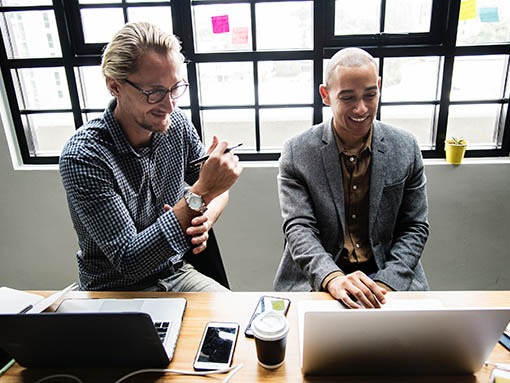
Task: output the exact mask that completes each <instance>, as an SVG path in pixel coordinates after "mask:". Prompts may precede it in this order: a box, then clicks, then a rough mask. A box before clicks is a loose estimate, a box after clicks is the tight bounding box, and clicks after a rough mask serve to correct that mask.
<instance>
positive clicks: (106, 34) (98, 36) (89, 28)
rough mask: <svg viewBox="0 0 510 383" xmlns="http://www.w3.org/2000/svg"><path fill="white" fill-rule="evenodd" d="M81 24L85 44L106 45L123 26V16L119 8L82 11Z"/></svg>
mask: <svg viewBox="0 0 510 383" xmlns="http://www.w3.org/2000/svg"><path fill="white" fill-rule="evenodd" d="M81 22H82V24H83V36H84V39H85V43H86V44H93V43H107V42H108V41H110V40H111V38H112V37H113V35H114V34H115V33H116V32H117V31H118V30H119V29H120V28H122V26H123V25H124V16H123V14H122V9H120V8H97V9H82V10H81ZM98 25H100V26H101V28H98Z"/></svg>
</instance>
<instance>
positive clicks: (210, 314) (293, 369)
mask: <svg viewBox="0 0 510 383" xmlns="http://www.w3.org/2000/svg"><path fill="white" fill-rule="evenodd" d="M39 293H41V294H44V295H49V294H50V292H39ZM262 294H264V293H262V292H235V293H131V292H115V293H112V292H94V293H88V292H72V293H70V294H69V295H68V297H70V298H86V297H88V298H134V297H163V296H169V297H174V296H175V297H185V298H186V299H187V302H188V304H187V308H186V312H185V315H184V321H183V324H182V329H181V333H180V336H179V340H178V343H177V348H176V351H175V355H174V359H173V360H172V362H171V363H170V365H169V368H172V369H184V370H192V369H193V367H192V361H193V358H194V356H195V353H196V350H197V348H198V344H199V341H200V336H201V334H202V331H203V329H204V326H205V324H206V323H207V322H208V321H210V320H216V321H236V322H238V323H239V324H240V326H241V333H240V334H239V339H238V343H237V347H236V352H235V355H234V364H239V363H244V367H243V368H242V369H241V370H240V371H239V372H238V373H237V374H236V375H235V377H234V378H233V379H232V380H231V382H289V383H296V382H333V381H334V382H388V383H389V382H410V381H413V382H448V383H450V382H462V383H463V382H466V383H467V382H469V383H487V382H488V381H489V376H490V372H491V368H490V367H483V368H482V369H481V370H480V371H478V372H477V373H476V374H475V375H469V376H460V377H459V376H454V377H424V378H417V377H413V378H412V379H410V378H409V377H400V378H399V377H389V378H380V377H359V378H355V377H344V378H341V377H303V376H302V375H301V370H300V366H299V350H298V326H297V309H296V308H297V302H299V301H300V300H310V299H320V300H322V299H330V298H329V294H326V293H274V292H270V293H266V294H269V295H278V296H284V297H288V298H290V299H291V302H292V303H291V306H290V310H289V313H288V318H289V321H290V332H289V336H288V342H287V354H286V360H285V364H284V365H283V366H282V367H280V368H279V369H277V370H266V369H264V368H262V367H260V366H259V365H258V363H257V357H256V352H255V343H254V341H253V339H248V338H245V336H244V334H243V331H244V327H245V326H246V324H247V322H248V320H249V318H250V315H251V313H252V311H253V309H254V307H255V305H256V303H257V301H258V299H259V297H260V295H262ZM406 298H407V299H419V298H429V299H439V300H441V301H442V302H443V304H444V305H445V306H446V307H472V306H482V307H493V306H508V305H510V291H466V292H455V291H451V292H417V293H414V292H413V293H411V292H395V293H389V294H388V299H390V300H391V299H406ZM55 308H56V305H54V306H52V307H51V309H53V310H54V309H55ZM98 347H100V345H99V346H98ZM489 360H490V361H491V362H499V363H510V352H509V351H507V350H506V349H505V348H504V347H502V346H501V345H500V344H497V345H496V347H495V348H494V351H493V352H492V354H491V356H490V358H489ZM62 371H63V370H58V371H56V370H44V369H43V370H41V369H24V368H22V367H20V366H19V365H18V364H16V365H14V366H13V367H11V369H9V371H7V373H6V374H5V375H4V376H3V377H1V378H0V383H21V382H23V383H29V382H35V381H36V380H38V379H40V378H42V377H44V376H47V375H50V374H52V373H57V372H59V373H60V372H62ZM65 372H67V373H73V374H75V375H77V376H78V377H80V379H82V380H83V382H84V383H102V382H105V383H106V382H108V383H111V382H113V381H115V380H116V379H119V378H120V377H121V376H123V375H124V374H125V373H127V372H129V371H125V370H122V371H121V370H110V369H87V370H65ZM224 378H225V375H215V376H214V377H208V378H205V377H204V378H201V377H196V376H180V375H173V374H167V375H158V374H143V375H139V376H138V377H133V378H130V379H129V380H127V381H126V382H127V383H133V382H158V383H161V382H207V383H214V382H221V381H222V380H223V379H224ZM50 382H51V383H53V382H56V381H50ZM61 382H63V383H66V382H70V380H61Z"/></svg>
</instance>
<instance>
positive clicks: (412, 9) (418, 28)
mask: <svg viewBox="0 0 510 383" xmlns="http://www.w3.org/2000/svg"><path fill="white" fill-rule="evenodd" d="M431 17H432V0H413V1H409V0H386V16H385V23H384V31H385V32H386V33H419V32H430V20H431Z"/></svg>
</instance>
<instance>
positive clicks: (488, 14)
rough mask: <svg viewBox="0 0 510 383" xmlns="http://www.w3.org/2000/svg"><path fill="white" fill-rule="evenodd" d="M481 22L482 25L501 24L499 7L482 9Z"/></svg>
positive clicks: (480, 12) (479, 11)
mask: <svg viewBox="0 0 510 383" xmlns="http://www.w3.org/2000/svg"><path fill="white" fill-rule="evenodd" d="M478 14H479V15H480V21H481V22H482V23H497V22H499V13H498V8H497V7H490V8H489V7H487V8H480V9H479V10H478Z"/></svg>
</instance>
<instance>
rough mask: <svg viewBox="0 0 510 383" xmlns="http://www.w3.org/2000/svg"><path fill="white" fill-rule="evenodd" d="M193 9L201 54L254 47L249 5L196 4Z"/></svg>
mask: <svg viewBox="0 0 510 383" xmlns="http://www.w3.org/2000/svg"><path fill="white" fill-rule="evenodd" d="M192 10H193V15H192V16H193V33H194V37H195V50H196V52H197V53H205V52H222V51H247V50H252V47H251V16H250V5H249V4H228V5H196V6H194V7H193V9H192Z"/></svg>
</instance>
